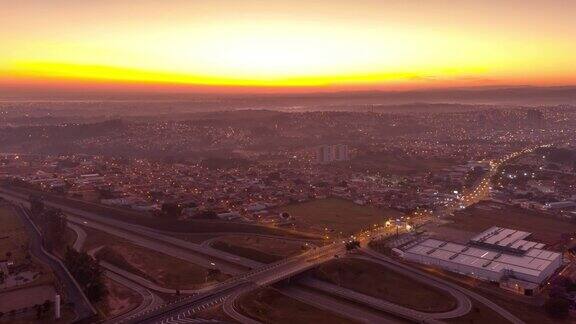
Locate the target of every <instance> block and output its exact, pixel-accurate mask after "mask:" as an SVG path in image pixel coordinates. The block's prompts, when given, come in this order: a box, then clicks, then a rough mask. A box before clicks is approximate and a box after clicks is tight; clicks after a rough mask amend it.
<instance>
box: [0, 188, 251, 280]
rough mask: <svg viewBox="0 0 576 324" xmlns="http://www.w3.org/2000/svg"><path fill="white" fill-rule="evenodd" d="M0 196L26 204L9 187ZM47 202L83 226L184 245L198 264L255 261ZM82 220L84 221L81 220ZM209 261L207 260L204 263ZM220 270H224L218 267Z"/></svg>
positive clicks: (24, 196) (148, 242)
mask: <svg viewBox="0 0 576 324" xmlns="http://www.w3.org/2000/svg"><path fill="white" fill-rule="evenodd" d="M0 197H4V198H5V199H6V200H11V201H16V202H17V203H24V204H28V197H27V196H26V195H24V194H21V193H18V192H14V191H10V190H8V189H6V188H0ZM44 203H45V204H46V205H47V206H51V207H55V208H58V209H60V210H62V211H63V212H65V213H67V214H71V215H68V216H67V217H68V220H69V221H72V222H74V223H79V224H83V225H85V226H96V225H94V224H98V227H99V228H100V229H101V230H104V231H109V232H110V234H112V235H116V236H120V237H124V238H127V237H126V235H127V234H131V235H130V238H127V239H134V237H138V242H142V241H143V240H144V239H147V240H146V242H147V243H146V244H148V245H151V244H152V242H154V246H156V247H157V246H159V244H164V245H165V246H168V245H172V246H175V247H180V248H182V249H186V250H188V251H190V252H196V259H197V260H200V259H202V258H203V259H204V260H203V262H202V263H200V265H203V264H205V263H207V261H206V259H207V258H208V259H211V260H220V261H221V262H215V263H216V264H217V265H221V266H222V267H224V265H223V264H228V266H229V267H230V266H231V264H237V265H242V266H243V267H246V268H255V267H257V266H258V265H259V264H258V263H257V262H254V261H253V260H250V259H246V258H242V257H239V256H236V255H233V254H230V253H226V252H223V251H220V250H216V249H212V248H207V247H203V246H201V245H199V244H196V243H192V242H188V241H184V240H181V239H178V238H175V237H171V236H168V235H164V234H161V233H159V232H158V231H154V230H153V229H151V228H149V227H146V226H141V225H136V224H131V223H126V222H123V221H119V220H116V219H113V218H110V217H107V216H105V215H99V214H96V213H93V212H88V211H84V210H81V209H78V208H73V207H69V206H66V205H63V204H58V203H54V202H51V201H45V202H44ZM84 222H86V223H84ZM210 262H213V261H209V262H208V263H210ZM221 271H223V272H226V271H224V270H223V269H221Z"/></svg>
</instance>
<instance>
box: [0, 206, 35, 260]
mask: <svg viewBox="0 0 576 324" xmlns="http://www.w3.org/2000/svg"><path fill="white" fill-rule="evenodd" d="M6 253H11V254H12V256H11V257H10V259H11V260H14V261H15V262H16V263H20V262H23V261H24V260H25V258H26V255H27V254H28V234H27V233H26V228H25V227H24V224H22V222H21V220H20V218H19V217H18V215H17V214H16V212H15V211H14V210H13V209H12V207H11V206H10V205H7V204H3V203H2V202H0V259H4V258H6V257H7V256H6Z"/></svg>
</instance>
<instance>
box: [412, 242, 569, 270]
mask: <svg viewBox="0 0 576 324" xmlns="http://www.w3.org/2000/svg"><path fill="white" fill-rule="evenodd" d="M406 252H408V253H414V254H419V255H423V256H429V257H433V258H437V259H441V260H444V261H446V262H451V263H455V264H461V265H466V266H471V267H475V268H478V269H479V270H489V271H493V272H497V273H501V272H502V271H504V270H506V269H508V270H512V271H514V272H516V273H523V274H526V275H529V276H534V277H538V276H539V275H540V274H541V273H542V272H543V271H544V270H545V269H547V268H548V267H549V266H550V265H551V264H552V263H553V262H554V261H555V260H557V259H558V258H561V255H560V253H557V252H552V251H546V250H542V249H539V248H532V249H530V250H529V251H528V252H527V253H525V254H524V255H511V254H505V253H501V252H499V251H494V250H488V249H483V248H480V247H474V246H468V245H462V244H457V243H452V242H446V241H441V240H437V239H427V240H425V241H422V242H419V243H418V244H416V245H414V246H412V247H410V248H409V249H408V250H406Z"/></svg>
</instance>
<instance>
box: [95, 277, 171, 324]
mask: <svg viewBox="0 0 576 324" xmlns="http://www.w3.org/2000/svg"><path fill="white" fill-rule="evenodd" d="M104 274H105V275H106V277H108V278H110V279H112V280H114V281H116V282H117V283H119V284H121V285H123V286H125V287H128V288H130V289H132V290H134V291H135V292H136V293H138V294H139V295H140V296H141V297H142V303H140V305H139V306H138V307H136V308H134V309H132V310H130V311H128V312H127V313H124V314H122V315H119V316H116V317H113V318H109V319H107V320H106V321H105V322H104V323H110V324H111V323H119V322H123V321H127V320H129V319H130V318H132V317H135V316H138V315H139V314H142V313H146V312H149V311H152V310H154V309H157V308H158V307H160V306H162V305H164V300H163V299H162V298H160V297H159V296H158V295H156V294H154V293H153V292H150V291H149V290H148V289H146V288H144V287H142V286H140V285H139V284H136V283H134V282H133V281H130V280H128V279H126V278H124V277H122V276H120V275H118V274H116V273H114V272H111V271H105V272H104Z"/></svg>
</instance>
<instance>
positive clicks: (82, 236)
mask: <svg viewBox="0 0 576 324" xmlns="http://www.w3.org/2000/svg"><path fill="white" fill-rule="evenodd" d="M66 226H67V227H68V228H70V229H71V230H73V231H74V233H76V240H75V241H74V244H73V245H72V248H73V249H74V250H75V251H78V252H80V251H82V247H83V246H84V242H86V236H87V235H86V231H85V230H84V229H82V227H80V226H78V225H76V224H73V223H70V222H66Z"/></svg>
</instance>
